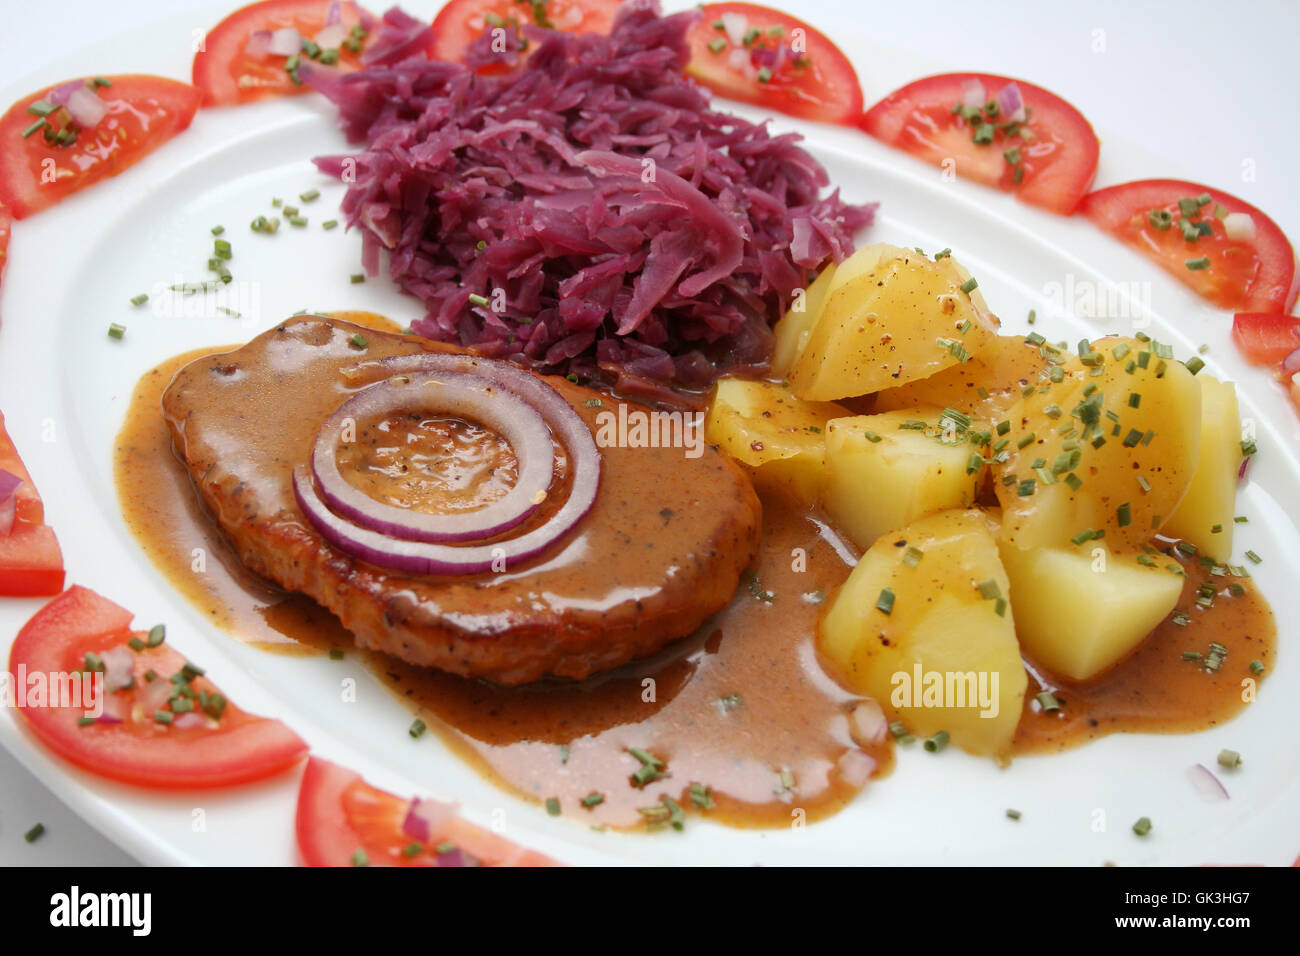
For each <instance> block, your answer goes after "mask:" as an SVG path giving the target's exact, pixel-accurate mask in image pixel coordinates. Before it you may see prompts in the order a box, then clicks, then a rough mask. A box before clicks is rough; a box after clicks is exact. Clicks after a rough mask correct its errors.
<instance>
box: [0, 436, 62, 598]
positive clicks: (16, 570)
mask: <svg viewBox="0 0 1300 956" xmlns="http://www.w3.org/2000/svg"><path fill="white" fill-rule="evenodd" d="M0 471H7V472H9V474H11V475H14V476H15V477H17V478H18V479H19V480H21V481H22V484H21V485H19V486H18V489H17V490H16V491H15V492H14V502H13V505H14V519H13V525H12V526H11V527H10V528H9V533H8V534H0V595H5V596H8V597H44V596H46V595H50V594H58V593H59V592H60V591H62V590H63V552H62V551H60V550H59V542H58V539H57V538H55V536H54V529H52V528H49V527H47V526H46V524H45V505H44V504H43V503H42V501H41V496H40V494H39V493H38V492H37V491H36V485H34V484H33V483H32V476H31V475H30V474H29V473H28V471H27V466H26V465H24V464H23V460H22V459H21V458H19V457H18V449H17V448H15V447H14V443H13V441H12V440H11V439H10V438H9V432H8V431H7V430H6V429H5V418H4V415H3V413H0Z"/></svg>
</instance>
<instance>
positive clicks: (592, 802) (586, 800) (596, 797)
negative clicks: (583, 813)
mask: <svg viewBox="0 0 1300 956" xmlns="http://www.w3.org/2000/svg"><path fill="white" fill-rule="evenodd" d="M604 802H605V795H604V794H603V793H599V792H597V791H595V790H593V791H591V793H589V794H587V795H586V796H585V797H583V798H582V805H583V806H584V807H586V808H587V809H588V810H590V809H591V808H592V807H595V806H599V805H600V804H602V803H604Z"/></svg>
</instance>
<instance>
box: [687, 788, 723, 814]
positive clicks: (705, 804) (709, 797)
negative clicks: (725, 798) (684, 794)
mask: <svg viewBox="0 0 1300 956" xmlns="http://www.w3.org/2000/svg"><path fill="white" fill-rule="evenodd" d="M690 794H691V803H693V804H695V805H696V806H697V807H699V808H700V809H701V810H712V809H713V808H714V807H715V806H716V805H717V804H716V803H715V802H714V800H713V791H712V790H711V789H710V788H709V787H706V786H705V785H704V784H702V783H692V784H691V788H690Z"/></svg>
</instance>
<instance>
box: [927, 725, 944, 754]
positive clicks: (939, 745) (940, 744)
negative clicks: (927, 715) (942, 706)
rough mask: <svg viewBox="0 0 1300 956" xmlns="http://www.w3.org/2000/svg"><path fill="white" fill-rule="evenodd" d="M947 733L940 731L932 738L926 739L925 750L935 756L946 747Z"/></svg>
mask: <svg viewBox="0 0 1300 956" xmlns="http://www.w3.org/2000/svg"><path fill="white" fill-rule="evenodd" d="M948 740H949V736H948V731H946V730H941V731H939V732H938V733H937V734H935V735H934V736H933V737H927V738H926V740H925V749H926V750H927V751H929V752H930V753H932V754H937V753H938V752H939V751H940V750H942V749H943V748H944V747H946V746H948Z"/></svg>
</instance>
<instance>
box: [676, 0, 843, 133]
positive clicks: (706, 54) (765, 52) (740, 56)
mask: <svg viewBox="0 0 1300 956" xmlns="http://www.w3.org/2000/svg"><path fill="white" fill-rule="evenodd" d="M687 42H688V43H689V44H690V47H691V60H690V63H689V65H688V66H687V67H686V72H687V73H688V74H689V75H690V76H692V77H694V78H695V79H696V80H698V81H699V82H700V83H702V84H704V85H705V86H707V87H708V88H709V89H711V90H713V91H714V92H715V93H717V94H718V95H720V96H725V97H728V98H729V99H733V100H739V101H740V102H742V103H754V104H756V105H758V106H763V107H766V108H768V109H773V110H777V111H779V112H782V113H788V114H789V115H791V116H799V117H803V118H804V119H811V120H819V121H821V122H823V123H853V122H856V121H857V118H858V117H859V116H860V115H861V113H862V85H861V84H860V83H859V82H858V74H857V71H855V70H854V69H853V64H852V63H850V62H849V58H848V57H846V56H845V55H844V54H843V53H842V52H840V49H839V47H837V46H836V45H835V44H834V43H832V42H831V41H830V39H828V38H827V36H826V35H825V34H824V33H822V32H821V31H820V30H818V29H816V28H815V27H813V26H810V25H809V24H807V23H804V22H803V21H802V20H799V19H796V18H795V17H792V16H790V15H789V14H788V13H782V12H781V11H779V10H773V9H772V8H771V7H762V6H759V5H758V4H754V3H707V4H705V5H704V6H703V7H702V8H701V9H700V19H699V21H698V22H697V23H696V24H695V26H694V27H693V28H692V29H691V32H690V34H689V35H688V36H687Z"/></svg>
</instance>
